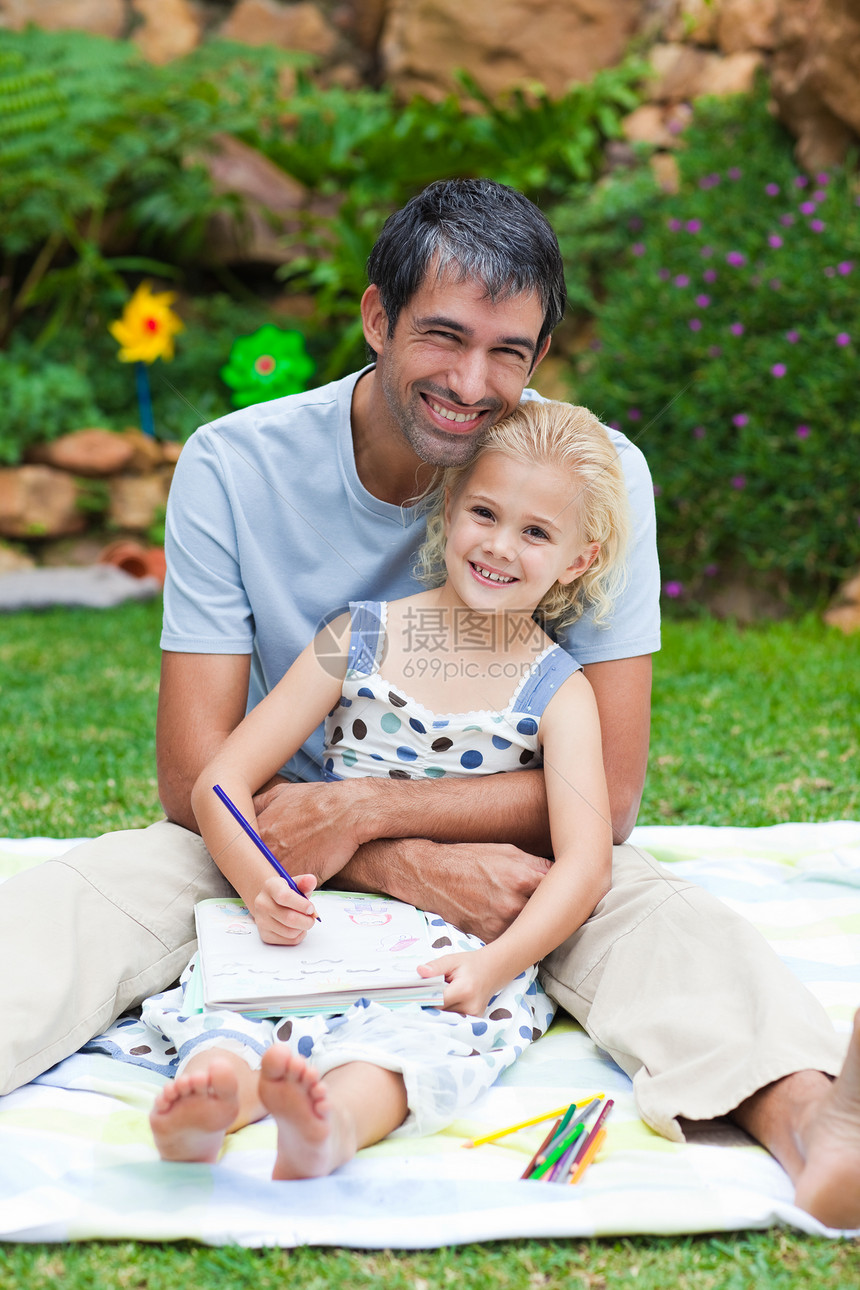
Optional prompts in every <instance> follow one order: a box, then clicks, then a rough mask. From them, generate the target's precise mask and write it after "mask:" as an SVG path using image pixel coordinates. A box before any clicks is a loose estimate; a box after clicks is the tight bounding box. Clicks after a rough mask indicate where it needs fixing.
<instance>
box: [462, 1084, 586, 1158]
mask: <svg viewBox="0 0 860 1290" xmlns="http://www.w3.org/2000/svg"><path fill="white" fill-rule="evenodd" d="M603 1096H604V1095H603V1093H594V1094H593V1095H592V1097H586V1098H583V1100H582V1101H581V1102H573V1103H572V1105H573V1106H574V1107H580V1106H585V1104H586V1102H591V1101H593V1099H594V1098H595V1097H603ZM570 1105H571V1104H569V1105H568V1106H557V1107H556V1108H555V1110H554V1111H545V1112H544V1114H543V1115H536V1116H535V1117H534V1119H531V1120H522V1121H521V1122H520V1123H519V1124H511V1125H509V1126H508V1127H507V1128H506V1129H496V1130H494V1132H493V1133H485V1134H484V1136H483V1137H481V1138H472V1140H471V1142H464V1143H463V1146H464V1147H480V1146H482V1145H483V1144H484V1143H485V1142H495V1140H496V1138H505V1137H507V1135H508V1134H509V1133H516V1132H517V1131H518V1130H519V1129H528V1128H530V1127H531V1126H532V1125H533V1124H540V1123H541V1122H542V1121H543V1120H551V1119H552V1118H553V1116H555V1115H564V1113H565V1111H568V1110H569V1109H570Z"/></svg>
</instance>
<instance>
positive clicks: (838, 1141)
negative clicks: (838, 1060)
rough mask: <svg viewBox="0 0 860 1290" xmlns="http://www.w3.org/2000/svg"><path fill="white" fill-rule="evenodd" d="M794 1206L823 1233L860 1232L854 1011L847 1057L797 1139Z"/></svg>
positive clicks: (859, 1017)
mask: <svg viewBox="0 0 860 1290" xmlns="http://www.w3.org/2000/svg"><path fill="white" fill-rule="evenodd" d="M800 1148H801V1151H802V1153H803V1156H804V1162H803V1166H802V1168H801V1170H800V1172H799V1174H798V1176H797V1178H796V1180H795V1182H796V1188H795V1204H797V1205H798V1206H799V1207H800V1208H801V1209H805V1210H806V1212H807V1213H808V1214H811V1215H812V1216H813V1218H817V1219H818V1220H819V1222H821V1223H824V1224H825V1225H826V1226H827V1227H836V1228H855V1227H860V1011H858V1012H857V1014H856V1016H855V1018H854V1031H853V1034H852V1036H851V1043H850V1045H849V1048H848V1056H847V1057H846V1058H845V1064H844V1066H843V1067H842V1071H841V1073H840V1074H839V1076H838V1078H837V1079H836V1081H835V1082H834V1083H833V1084H832V1085H831V1087H830V1089H829V1091H828V1092H827V1093H825V1095H824V1096H823V1097H822V1098H821V1099H820V1100H819V1101H818V1102H817V1103H816V1104H815V1105H814V1107H813V1108H811V1110H810V1114H809V1118H808V1121H807V1124H806V1126H805V1132H802V1133H801V1135H800Z"/></svg>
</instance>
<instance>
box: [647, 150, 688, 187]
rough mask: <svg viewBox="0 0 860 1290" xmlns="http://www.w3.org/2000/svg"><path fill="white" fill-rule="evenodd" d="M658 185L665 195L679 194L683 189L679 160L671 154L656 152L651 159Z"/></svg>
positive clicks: (650, 163) (650, 162)
mask: <svg viewBox="0 0 860 1290" xmlns="http://www.w3.org/2000/svg"><path fill="white" fill-rule="evenodd" d="M649 165H650V166H651V170H652V171H653V174H654V178H655V179H656V181H657V184H658V185H659V187H660V188H662V190H663V192H664V193H677V192H680V189H681V171H680V168H679V166H678V160H677V158H676V157H675V155H674V154H673V153H671V152H655V153H654V156H653V157H650V158H649Z"/></svg>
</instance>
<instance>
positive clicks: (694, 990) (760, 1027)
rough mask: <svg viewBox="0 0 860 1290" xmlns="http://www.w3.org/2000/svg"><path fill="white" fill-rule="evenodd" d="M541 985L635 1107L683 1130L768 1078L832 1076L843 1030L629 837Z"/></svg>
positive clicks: (710, 904) (712, 905) (707, 899)
mask: <svg viewBox="0 0 860 1290" xmlns="http://www.w3.org/2000/svg"><path fill="white" fill-rule="evenodd" d="M540 977H541V981H542V983H543V987H544V989H545V990H546V992H547V994H549V995H550V997H551V998H553V999H555V1000H556V1002H557V1003H559V1004H560V1005H561V1006H562V1007H563V1008H565V1009H566V1010H567V1011H568V1012H569V1013H570V1014H571V1016H573V1017H575V1018H576V1020H577V1021H578V1022H579V1023H580V1025H581V1026H582V1027H583V1029H584V1030H586V1031H587V1032H588V1034H589V1035H590V1036H591V1038H592V1039H593V1040H594V1042H595V1043H596V1044H597V1045H598V1047H599V1048H602V1049H603V1050H604V1052H607V1053H608V1054H609V1055H610V1056H611V1057H612V1059H613V1060H614V1061H615V1062H616V1063H617V1064H618V1065H619V1066H620V1067H621V1069H622V1070H624V1071H626V1073H627V1074H628V1075H629V1076H630V1077H631V1079H632V1080H633V1090H634V1093H635V1096H636V1105H637V1109H638V1111H639V1114H640V1115H641V1116H642V1119H643V1120H644V1121H645V1123H646V1124H649V1125H650V1126H651V1128H652V1129H654V1130H656V1132H657V1133H660V1134H662V1136H663V1137H666V1138H671V1139H673V1140H674V1141H676V1142H678V1141H682V1140H683V1133H682V1131H681V1127H680V1125H679V1124H678V1117H679V1116H680V1117H682V1118H684V1119H688V1120H712V1119H715V1118H716V1117H717V1116H720V1115H725V1114H727V1113H728V1112H729V1111H731V1110H733V1109H734V1108H735V1107H736V1106H737V1105H738V1104H739V1103H740V1102H742V1101H743V1100H744V1099H745V1098H747V1097H749V1096H750V1095H751V1094H752V1093H754V1092H755V1091H756V1090H757V1089H760V1088H763V1087H764V1086H765V1085H766V1084H770V1083H772V1082H773V1081H774V1080H776V1079H780V1078H781V1077H782V1076H784V1075H790V1074H792V1073H793V1072H795V1071H799V1070H804V1069H809V1070H820V1071H824V1072H825V1073H827V1074H828V1075H836V1074H838V1072H839V1070H840V1068H841V1065H842V1062H843V1060H844V1058H845V1050H846V1040H844V1039H841V1038H840V1037H839V1036H838V1035H837V1033H836V1031H835V1030H834V1028H833V1026H832V1024H831V1022H830V1019H829V1018H828V1016H827V1013H826V1012H825V1011H824V1009H823V1008H822V1007H821V1005H820V1004H819V1003H818V1001H817V1000H816V999H815V998H814V996H813V995H812V994H810V992H809V991H808V990H807V989H806V987H805V986H804V985H802V984H801V982H799V981H798V979H797V978H796V977H795V976H794V975H793V973H792V972H790V971H789V969H788V968H787V967H785V965H784V964H783V963H782V961H781V960H780V959H779V958H778V957H777V955H776V954H775V953H774V952H773V950H772V949H771V948H770V946H769V945H768V944H767V942H766V941H765V940H764V938H763V937H762V936H760V935H759V933H758V932H757V931H756V930H755V928H753V927H751V926H750V924H749V923H747V922H746V920H745V919H743V918H741V917H739V916H738V915H737V914H734V913H732V911H731V910H730V909H729V908H728V907H727V906H726V905H724V904H722V902H721V901H719V900H716V899H715V898H714V897H713V896H710V895H708V893H707V892H706V891H703V890H702V889H701V888H700V887H696V886H695V885H693V884H692V883H689V882H686V881H685V880H684V879H683V878H679V877H677V876H676V875H675V874H673V873H672V872H671V869H668V868H665V867H663V866H661V865H659V864H658V863H657V861H656V860H654V858H653V857H652V856H649V855H648V854H647V853H645V852H642V851H639V850H637V849H636V848H635V847H632V846H629V845H628V846H623V847H615V849H614V852H613V858H612V889H611V890H610V892H609V893H608V895H606V896H605V897H604V899H603V900H602V901H601V902H600V904H599V905H598V906H597V909H596V910H595V911H594V913H593V914H592V916H591V918H589V920H588V922H587V923H585V924H584V925H583V926H582V927H581V928H580V929H579V931H578V932H575V933H574V935H573V936H571V937H570V938H569V939H568V940H566V941H565V942H564V944H563V945H560V946H559V948H558V949H557V950H554V951H553V953H552V954H550V955H549V956H548V957H547V958H546V959H544V961H543V964H542V966H541V973H540Z"/></svg>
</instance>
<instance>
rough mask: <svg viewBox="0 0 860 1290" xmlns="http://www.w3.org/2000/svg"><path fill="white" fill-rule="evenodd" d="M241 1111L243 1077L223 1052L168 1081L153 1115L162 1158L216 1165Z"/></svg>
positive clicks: (156, 1141)
mask: <svg viewBox="0 0 860 1290" xmlns="http://www.w3.org/2000/svg"><path fill="white" fill-rule="evenodd" d="M238 1111H239V1080H238V1077H237V1074H236V1071H235V1070H234V1068H233V1066H232V1065H231V1063H230V1062H229V1061H225V1060H224V1058H223V1057H217V1056H215V1057H212V1059H211V1060H210V1061H208V1062H206V1063H205V1064H199V1065H197V1066H195V1067H194V1069H193V1070H190V1069H189V1070H187V1071H185V1072H184V1073H183V1074H182V1075H177V1077H176V1079H174V1080H171V1081H170V1083H169V1084H165V1085H164V1087H163V1088H162V1089H161V1091H160V1092H159V1094H158V1096H157V1097H156V1099H155V1105H154V1106H153V1108H152V1111H151V1113H150V1116H149V1123H150V1125H151V1127H152V1133H153V1137H154V1138H155V1145H156V1147H157V1148H158V1154H159V1155H160V1156H161V1158H162V1160H185V1161H197V1162H199V1163H202V1164H214V1162H215V1161H216V1160H217V1159H218V1153H219V1151H220V1150H221V1146H222V1144H223V1142H224V1135H225V1134H226V1132H227V1130H228V1129H229V1128H230V1126H231V1125H232V1124H233V1122H234V1120H235V1119H236V1116H237V1114H238Z"/></svg>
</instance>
